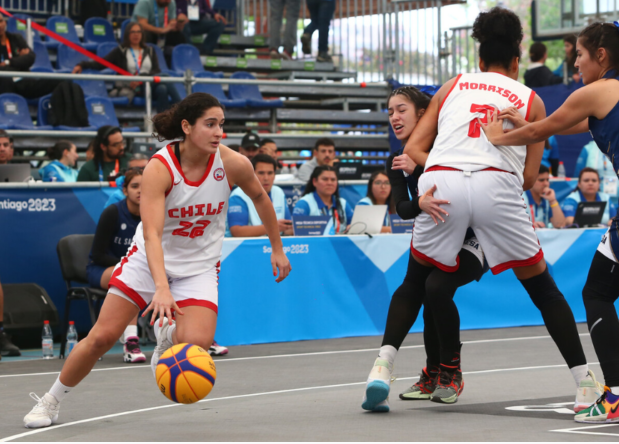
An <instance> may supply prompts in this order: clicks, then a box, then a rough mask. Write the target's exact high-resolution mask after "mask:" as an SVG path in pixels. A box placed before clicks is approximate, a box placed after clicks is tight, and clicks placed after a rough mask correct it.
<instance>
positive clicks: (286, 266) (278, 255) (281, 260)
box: [271, 251, 292, 283]
mask: <svg viewBox="0 0 619 444" xmlns="http://www.w3.org/2000/svg"><path fill="white" fill-rule="evenodd" d="M271 266H272V267H273V276H277V271H278V270H279V276H278V277H277V279H275V282H277V283H279V282H281V281H283V280H284V279H286V277H287V276H288V274H290V272H291V271H292V267H291V266H290V261H289V260H288V258H287V257H286V253H284V252H283V251H281V252H273V253H271Z"/></svg>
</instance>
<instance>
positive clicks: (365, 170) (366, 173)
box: [361, 165, 385, 180]
mask: <svg viewBox="0 0 619 444" xmlns="http://www.w3.org/2000/svg"><path fill="white" fill-rule="evenodd" d="M374 171H385V165H363V166H362V167H361V179H363V180H370V177H372V174H373V173H374Z"/></svg>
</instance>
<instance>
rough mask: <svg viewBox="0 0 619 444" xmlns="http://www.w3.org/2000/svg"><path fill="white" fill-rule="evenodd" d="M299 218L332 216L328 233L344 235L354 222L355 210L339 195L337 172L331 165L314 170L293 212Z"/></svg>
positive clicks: (328, 225)
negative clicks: (349, 225)
mask: <svg viewBox="0 0 619 444" xmlns="http://www.w3.org/2000/svg"><path fill="white" fill-rule="evenodd" d="M292 214H293V215H299V216H327V215H328V216H331V220H330V222H329V224H327V228H326V230H327V231H326V233H328V234H339V233H344V231H346V228H347V226H348V224H349V223H350V221H351V220H352V214H353V210H352V208H351V206H350V205H348V204H347V202H346V200H345V199H343V198H341V197H340V195H339V193H338V184H337V172H336V171H335V168H334V167H332V166H329V165H321V166H317V167H316V168H314V171H313V172H312V175H311V176H310V179H309V181H308V182H307V185H306V187H305V191H304V192H303V197H301V199H299V201H298V202H297V204H296V205H295V207H294V210H293V211H292Z"/></svg>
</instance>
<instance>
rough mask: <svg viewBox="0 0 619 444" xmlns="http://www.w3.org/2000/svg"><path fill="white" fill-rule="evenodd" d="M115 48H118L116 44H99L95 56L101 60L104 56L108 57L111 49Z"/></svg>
mask: <svg viewBox="0 0 619 444" xmlns="http://www.w3.org/2000/svg"><path fill="white" fill-rule="evenodd" d="M117 46H118V43H116V42H104V43H100V44H99V46H97V55H98V56H99V57H101V58H103V57H105V56H106V55H108V54H109V53H110V52H111V51H112V49H114V48H116V47H117Z"/></svg>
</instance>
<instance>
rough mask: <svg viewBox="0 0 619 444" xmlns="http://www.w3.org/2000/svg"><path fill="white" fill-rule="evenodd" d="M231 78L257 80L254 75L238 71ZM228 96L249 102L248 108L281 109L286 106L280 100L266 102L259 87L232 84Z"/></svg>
mask: <svg viewBox="0 0 619 444" xmlns="http://www.w3.org/2000/svg"><path fill="white" fill-rule="evenodd" d="M230 78H232V79H246V80H256V78H255V77H254V76H253V75H251V74H250V73H248V72H245V71H237V72H235V73H234V74H232V76H231V77H230ZM228 94H229V96H230V98H231V99H232V100H243V99H245V100H247V106H248V107H250V108H281V107H283V106H284V102H282V101H281V100H279V99H273V100H265V99H264V98H263V97H262V94H261V93H260V89H259V88H258V85H234V84H231V85H230V86H229V87H228Z"/></svg>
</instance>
